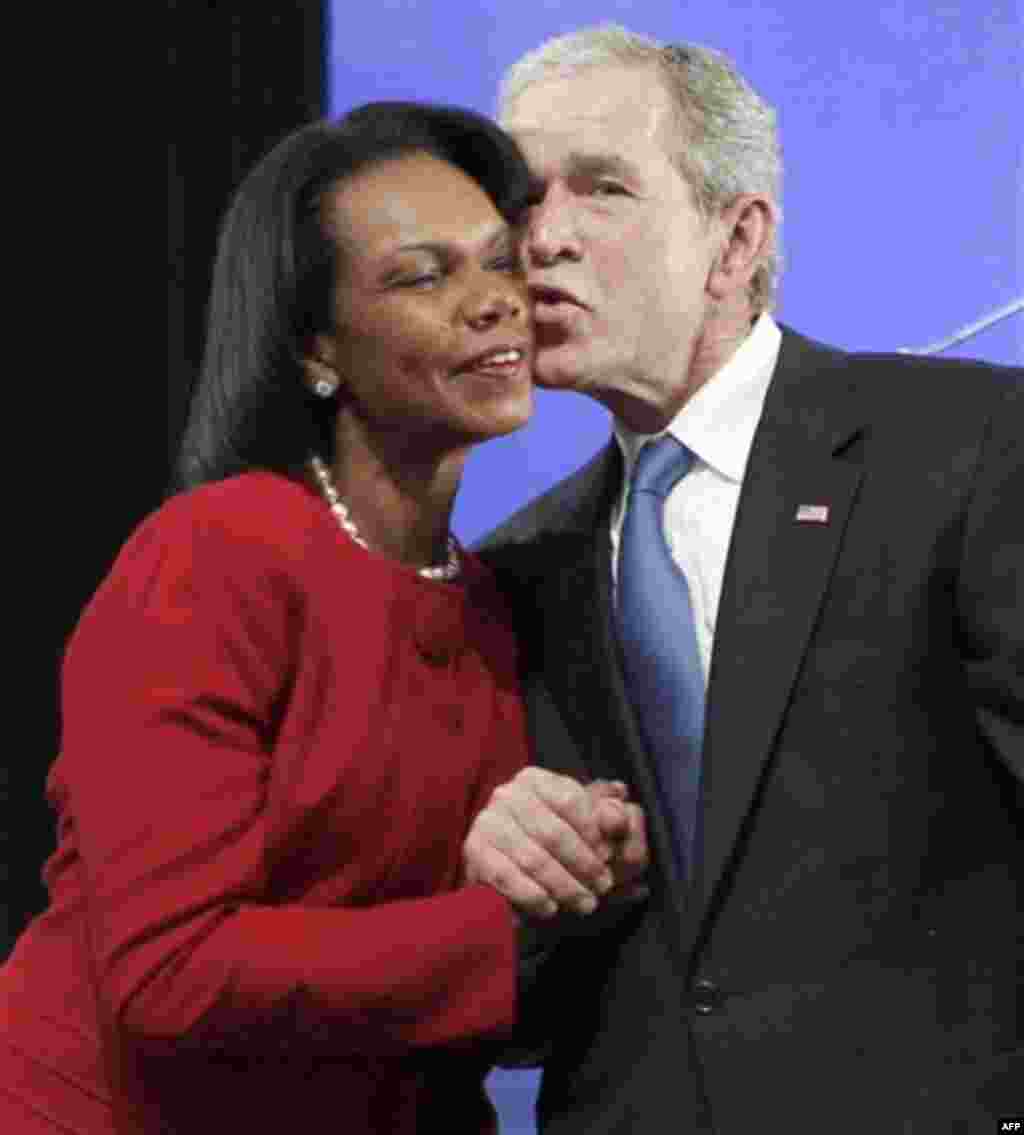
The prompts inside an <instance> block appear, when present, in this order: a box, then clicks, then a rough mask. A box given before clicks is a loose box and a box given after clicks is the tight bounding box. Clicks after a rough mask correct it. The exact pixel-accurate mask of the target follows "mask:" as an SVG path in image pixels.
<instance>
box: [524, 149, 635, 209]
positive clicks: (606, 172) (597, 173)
mask: <svg viewBox="0 0 1024 1135" xmlns="http://www.w3.org/2000/svg"><path fill="white" fill-rule="evenodd" d="M563 176H565V177H590V178H598V177H617V178H620V179H622V180H623V181H628V182H632V183H636V182H637V181H639V180H640V172H639V170H637V168H636V166H635V165H633V163H632V162H631V161H629V160H628V159H627V158H624V157H622V155H621V154H615V153H604V152H601V153H594V152H591V153H587V152H584V151H582V150H572V151H570V153H568V154H567V155H566V157H565V159H564V162H563ZM546 188H547V178H544V177H542V176H541V175H540V174H538V173H534V174H533V175H532V176H531V178H530V202H529V203H530V204H531V205H536V204H537V203H538V202H539V201H541V200H543V197H544V192H545V190H546Z"/></svg>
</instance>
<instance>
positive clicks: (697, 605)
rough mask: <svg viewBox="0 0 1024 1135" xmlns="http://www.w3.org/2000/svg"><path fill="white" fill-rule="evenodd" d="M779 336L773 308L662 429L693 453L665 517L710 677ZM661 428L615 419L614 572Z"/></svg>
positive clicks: (759, 319) (762, 316)
mask: <svg viewBox="0 0 1024 1135" xmlns="http://www.w3.org/2000/svg"><path fill="white" fill-rule="evenodd" d="M781 343H782V332H781V331H780V330H779V327H778V324H777V323H776V322H775V321H774V320H773V319H772V317H771V316H770V315H767V314H762V315H761V316H759V317H758V319H757V322H756V323H755V324H754V326H753V328H752V329H751V332H750V334H749V335H748V336H747V338H746V339H745V340H744V341H743V343H742V344H741V345H740V347H739V349H738V350H737V351H736V353H735V354H734V355H733V356H732V358H731V359H729V361H728V362H727V363H726V364H725V366H723V367H722V369H721V370H719V371H717V372H716V373H715V374H714V375H712V377H711V378H710V379H709V380H708V381H707V382H706V383H705V384H704V385H703V386H702V387H701V388H700V389H699V390H698V391H697V393H696V394H694V396H693V397H692V398H691V399H690V400H689V401H688V402H687V403H686V405H685V406H683V408H682V409H681V410H680V411H679V413H678V414H677V415H676V416H675V418H673V419H672V421H671V422H670V423H669V425H668V428H667V429H666V430H665V431H663V432H665V433H670V434H672V435H673V437H675V438H677V439H678V440H679V441H681V442H682V443H683V444H684V445H685V446H686V447H687V448H688V449H690V450H691V451H692V452H693V453H694V455H695V460H694V463H693V467H692V468H691V470H690V472H689V473H688V474H687V475H686V476H685V477H683V478H682V480H680V481H679V482H678V483H677V484H676V486H675V487H674V488H673V489H672V491H671V492H670V493H669V495H668V500H667V501H666V503H665V517H664V523H665V532H666V535H667V537H668V543H669V547H670V549H671V551H672V557H673V559H674V560H675V562H676V564H677V565H678V566H679V568H680V569H681V570H682V572H683V573H684V575H685V576H686V580H687V582H688V584H689V586H690V601H691V603H692V605H693V617H694V620H695V622H696V625H697V646H698V649H699V650H700V660H701V665H702V666H703V669H704V682H705V684H706V683H707V679H708V672H709V670H710V668H711V650H712V647H713V645H714V637H715V619H716V618H717V616H718V601H719V598H720V597H721V594H722V578H723V576H724V575H725V558H726V555H727V553H728V551H729V540H730V539H731V537H732V526H733V522H734V520H735V519H736V506H737V504H738V503H739V499H740V486H741V485H742V483H743V474H744V471H745V470H746V467H747V459H748V458H749V456H750V448H751V445H752V444H753V441H754V431H755V430H756V429H757V423H758V421H759V420H760V418H761V410H762V408H763V406H764V399H765V395H766V394H767V393H768V384H769V383H770V382H771V377H772V373H773V372H774V370H775V364H776V362H777V360H778V357H779V347H780V345H781ZM660 436H661V434H636V433H633V432H632V431H631V430H628V429H626V427H625V426H623V425H621V424H620V423H616V425H615V437H616V440H617V441H618V443H619V446H620V448H621V449H622V456H623V459H624V461H625V479H624V481H623V487H622V492H621V494H620V495H619V499H618V501H617V502H616V505H615V509H614V512H613V514H612V529H611V537H612V565H613V567H612V570H613V572H614V573H615V577H616V579H617V578H618V556H619V538H620V534H621V532H622V522H623V519H624V517H625V511H626V500H627V494H628V492H629V489H630V486H631V485H632V479H633V468H634V466H635V464H636V458H637V454H638V453H639V452H640V448H641V446H643V444H644V442H646V441H648V440H650V439H651V438H652V437H660Z"/></svg>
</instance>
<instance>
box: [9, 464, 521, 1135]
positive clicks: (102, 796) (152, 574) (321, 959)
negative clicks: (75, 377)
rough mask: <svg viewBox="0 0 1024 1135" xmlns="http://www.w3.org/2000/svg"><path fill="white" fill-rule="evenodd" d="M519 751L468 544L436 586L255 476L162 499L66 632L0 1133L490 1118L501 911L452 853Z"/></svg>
mask: <svg viewBox="0 0 1024 1135" xmlns="http://www.w3.org/2000/svg"><path fill="white" fill-rule="evenodd" d="M526 760H527V746H526V741H525V734H524V726H523V720H522V715H521V707H520V701H519V697H518V692H517V685H516V675H515V658H514V647H513V641H512V636H511V633H510V630H509V628H508V625H507V622H506V614H505V611H504V608H503V607H502V605H501V602H500V600H499V599H498V597H497V595H496V593H495V591H494V589H493V587H492V584H491V580H490V577H489V575H488V574H487V572H486V570H485V569H484V568H483V567H482V566H481V565H480V564H479V563H478V561H476V560H475V559H473V558H472V557H468V558H467V564H466V570H465V572H464V576H463V578H462V580H461V582H460V583H459V584H458V585H453V584H442V583H436V582H430V581H426V580H423V579H421V578H420V577H419V576H418V575H417V574H416V573H415V572H414V571H412V570H410V569H407V568H404V567H402V566H400V565H397V564H395V563H393V562H392V561H390V560H387V559H385V558H384V557H381V556H378V555H375V554H373V553H369V552H366V551H364V550H363V549H361V548H359V547H357V546H355V545H354V544H353V543H352V542H351V541H350V540H349V539H348V537H346V536H345V535H344V534H343V533H342V532H341V531H340V529H339V528H338V526H337V524H336V522H335V520H334V518H333V517H332V516H331V514H330V513H329V511H328V510H327V508H326V506H325V505H324V504H323V502H322V501H321V500H320V499H319V498H318V497H317V496H316V495H315V494H313V493H312V492H311V491H310V490H308V489H306V488H305V487H304V486H302V485H299V484H296V483H293V482H291V481H287V480H285V479H283V478H281V477H277V476H274V475H272V474H250V475H246V476H243V477H237V478H233V479H231V480H229V481H224V482H221V483H218V484H215V485H211V486H207V487H205V488H202V489H200V490H197V491H195V492H192V493H189V494H187V495H185V496H183V497H179V498H176V499H175V500H172V501H171V502H170V503H169V504H167V505H165V506H164V507H163V508H162V509H161V510H160V511H159V512H157V513H156V514H155V515H154V516H153V517H151V518H150V519H149V520H148V521H147V522H146V523H145V524H143V526H142V527H141V528H140V530H139V531H138V532H137V533H136V534H135V535H134V537H133V538H132V539H131V540H130V541H129V543H128V544H127V546H126V547H125V549H124V550H123V552H122V554H121V556H120V558H119V559H118V561H117V563H116V565H115V567H114V569H113V571H112V573H111V575H110V576H109V578H108V579H107V580H106V582H105V583H104V584H103V586H102V587H101V588H100V590H99V592H98V593H97V595H96V596H95V598H94V599H93V601H92V603H91V604H90V606H89V607H88V608H87V610H86V612H85V614H84V615H83V617H82V620H81V622H80V624H79V626H78V629H77V631H76V632H75V635H74V636H73V638H72V640H71V643H70V646H69V648H68V652H67V657H66V662H65V672H64V739H63V751H62V753H61V755H60V757H59V759H58V761H57V762H56V764H55V766H54V769H53V772H52V774H51V777H50V785H49V788H50V795H51V799H52V801H53V803H54V805H55V807H56V808H57V810H58V813H59V847H58V849H57V851H56V853H55V854H54V856H53V857H52V858H51V859H50V861H49V863H48V864H47V868H46V880H47V884H48V886H49V888H50V891H51V896H52V903H51V906H50V908H49V910H48V911H47V912H46V913H45V914H44V915H42V916H41V917H40V918H39V919H37V920H36V922H35V923H33V925H32V926H31V927H30V928H29V929H28V930H27V931H26V933H25V935H24V936H23V937H22V939H21V941H20V942H19V944H18V946H17V947H16V949H15V951H14V953H13V955H12V957H11V959H10V961H9V962H8V964H7V965H6V966H5V967H4V969H3V970H2V971H0V1014H2V1019H3V1028H4V1034H5V1039H6V1040H7V1042H8V1043H7V1044H6V1045H0V1065H3V1066H4V1067H3V1068H2V1073H0V1085H2V1088H3V1089H4V1091H6V1093H7V1094H6V1096H5V1095H4V1094H0V1121H2V1119H3V1115H4V1110H3V1109H4V1107H5V1106H7V1107H17V1108H18V1109H20V1110H18V1111H17V1112H16V1114H17V1115H18V1116H21V1118H20V1119H19V1120H18V1123H20V1124H21V1126H5V1125H4V1123H3V1122H0V1127H3V1129H4V1130H6V1131H20V1130H31V1129H32V1128H31V1127H29V1126H28V1125H29V1123H30V1119H29V1116H34V1117H35V1120H34V1122H37V1123H38V1125H39V1129H40V1130H50V1129H51V1128H48V1127H47V1126H46V1124H45V1123H43V1122H42V1119H43V1117H44V1116H45V1117H48V1118H49V1119H50V1120H51V1121H52V1122H54V1123H56V1124H62V1125H63V1128H62V1130H63V1129H66V1130H69V1131H80V1132H82V1133H83V1135H102V1133H106V1132H110V1131H115V1130H117V1131H144V1132H146V1133H147V1135H148V1133H149V1132H157V1131H161V1132H163V1131H170V1132H176V1133H177V1132H180V1133H181V1135H199V1133H201V1132H206V1131H230V1132H254V1131H256V1132H259V1131H267V1132H274V1133H275V1135H280V1133H281V1132H283V1131H287V1130H288V1129H289V1127H293V1128H295V1129H297V1130H300V1131H303V1132H307V1131H334V1130H338V1131H344V1132H352V1133H355V1132H388V1133H398V1132H411V1131H414V1130H418V1129H421V1128H422V1129H427V1128H428V1127H433V1126H434V1125H435V1124H434V1117H435V1116H437V1114H438V1109H439V1108H441V1109H442V1110H441V1111H440V1116H443V1118H440V1117H438V1118H437V1123H436V1126H437V1129H439V1130H441V1129H443V1130H444V1131H445V1132H446V1133H455V1132H473V1133H474V1135H475V1133H477V1132H480V1131H485V1130H492V1129H493V1112H492V1110H491V1109H490V1106H489V1104H487V1102H486V1099H485V1097H484V1096H483V1093H482V1089H481V1079H482V1074H483V1072H484V1071H485V1069H486V1061H485V1060H484V1059H483V1057H482V1056H481V1049H480V1048H479V1046H471V1045H468V1044H467V1042H471V1041H476V1040H478V1039H479V1038H484V1037H487V1036H488V1035H489V1034H495V1033H498V1032H500V1031H502V1030H504V1029H507V1028H508V1027H509V1026H511V1025H512V1024H513V1020H514V999H515V973H516V957H515V935H514V930H513V921H512V918H511V916H510V912H509V909H508V906H507V904H506V903H505V901H504V900H503V899H502V898H500V896H498V895H497V894H496V893H495V892H492V891H490V890H489V889H487V888H485V887H481V886H472V887H463V888H461V889H460V888H458V875H459V863H460V848H461V844H462V840H463V837H464V836H465V833H466V831H467V828H468V825H469V823H470V820H471V818H472V816H473V815H474V813H475V812H476V811H477V810H478V809H479V808H480V807H481V806H482V805H483V804H484V802H485V801H486V799H487V798H488V796H489V794H490V792H491V791H492V789H493V788H494V787H495V786H497V785H498V784H501V783H503V782H504V781H506V780H508V779H509V778H510V777H511V776H512V775H513V774H514V773H515V772H516V771H517V770H518V769H519V768H521V767H522V766H523V764H525V763H526ZM101 1036H102V1037H103V1038H104V1043H103V1045H102V1046H101V1044H100V1040H99V1038H100V1037H101ZM5 1101H6V1102H5ZM111 1101H113V1109H114V1111H113V1114H112V1113H111Z"/></svg>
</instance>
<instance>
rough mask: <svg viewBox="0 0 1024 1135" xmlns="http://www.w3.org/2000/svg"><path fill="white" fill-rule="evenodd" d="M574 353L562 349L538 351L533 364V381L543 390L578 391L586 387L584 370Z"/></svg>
mask: <svg viewBox="0 0 1024 1135" xmlns="http://www.w3.org/2000/svg"><path fill="white" fill-rule="evenodd" d="M575 354H576V352H575V351H571V350H566V349H565V348H564V347H562V348H548V349H547V350H539V351H538V352H537V354H536V357H535V358H534V363H533V381H534V383H535V384H536V385H537V386H539V387H541V388H542V389H543V390H580V389H582V388H584V387H586V385H587V381H586V369H585V368H584V367H583V366H581V365H580V363H581V360H580V359H578V358H575V357H573V356H574V355H575Z"/></svg>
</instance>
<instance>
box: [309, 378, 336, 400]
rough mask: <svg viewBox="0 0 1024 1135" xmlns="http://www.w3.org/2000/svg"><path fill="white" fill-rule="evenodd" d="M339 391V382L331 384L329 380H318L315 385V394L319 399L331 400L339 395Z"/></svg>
mask: <svg viewBox="0 0 1024 1135" xmlns="http://www.w3.org/2000/svg"><path fill="white" fill-rule="evenodd" d="M337 391H338V384H337V382H331V381H330V380H329V379H326V378H318V379H317V380H316V382H314V383H313V393H314V394H315V395H316V396H317V397H318V398H331V397H333V396H334V395H335V394H336V393H337Z"/></svg>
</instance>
